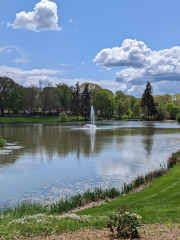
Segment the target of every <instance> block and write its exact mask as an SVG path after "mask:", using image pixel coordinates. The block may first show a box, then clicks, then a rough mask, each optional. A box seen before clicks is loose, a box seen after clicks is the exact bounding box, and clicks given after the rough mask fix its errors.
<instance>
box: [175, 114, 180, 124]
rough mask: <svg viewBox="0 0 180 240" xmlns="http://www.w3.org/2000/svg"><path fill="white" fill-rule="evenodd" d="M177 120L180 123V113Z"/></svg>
mask: <svg viewBox="0 0 180 240" xmlns="http://www.w3.org/2000/svg"><path fill="white" fill-rule="evenodd" d="M176 120H177V121H178V123H180V113H179V114H178V115H177V117H176Z"/></svg>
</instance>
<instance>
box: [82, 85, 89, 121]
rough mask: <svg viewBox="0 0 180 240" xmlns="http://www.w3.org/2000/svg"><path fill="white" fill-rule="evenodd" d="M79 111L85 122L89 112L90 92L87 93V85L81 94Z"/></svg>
mask: <svg viewBox="0 0 180 240" xmlns="http://www.w3.org/2000/svg"><path fill="white" fill-rule="evenodd" d="M81 110H82V113H83V115H84V118H85V120H86V118H87V115H89V112H90V92H89V84H88V83H87V84H85V86H84V90H83V92H82V94H81Z"/></svg>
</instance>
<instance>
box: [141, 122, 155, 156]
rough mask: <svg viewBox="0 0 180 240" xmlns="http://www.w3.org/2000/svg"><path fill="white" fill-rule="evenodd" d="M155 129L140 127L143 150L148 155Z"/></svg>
mask: <svg viewBox="0 0 180 240" xmlns="http://www.w3.org/2000/svg"><path fill="white" fill-rule="evenodd" d="M155 132H156V129H155V128H153V127H141V135H142V136H144V140H143V143H144V148H145V150H146V152H147V153H148V154H149V153H151V150H152V145H153V135H154V134H155Z"/></svg>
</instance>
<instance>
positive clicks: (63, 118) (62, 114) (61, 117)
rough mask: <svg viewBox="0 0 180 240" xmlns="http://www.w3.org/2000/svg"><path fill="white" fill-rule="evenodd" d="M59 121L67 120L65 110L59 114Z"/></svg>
mask: <svg viewBox="0 0 180 240" xmlns="http://www.w3.org/2000/svg"><path fill="white" fill-rule="evenodd" d="M59 121H61V122H66V121H67V115H66V113H65V112H64V111H63V112H61V113H60V114H59Z"/></svg>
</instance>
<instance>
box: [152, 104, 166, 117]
mask: <svg viewBox="0 0 180 240" xmlns="http://www.w3.org/2000/svg"><path fill="white" fill-rule="evenodd" d="M167 115H168V113H167V111H166V109H165V106H164V105H163V104H162V103H159V104H158V105H157V107H156V114H155V119H156V120H157V121H162V120H163V119H164V118H165V117H166V116H167Z"/></svg>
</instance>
